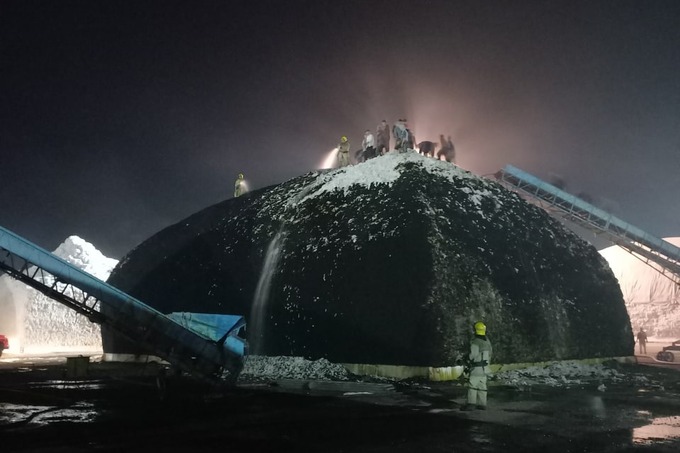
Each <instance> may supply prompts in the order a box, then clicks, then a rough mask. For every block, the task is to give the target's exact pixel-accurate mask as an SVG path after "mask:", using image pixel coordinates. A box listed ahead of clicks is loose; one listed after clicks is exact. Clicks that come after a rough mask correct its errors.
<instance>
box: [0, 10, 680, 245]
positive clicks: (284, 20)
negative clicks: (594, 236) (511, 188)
mask: <svg viewBox="0 0 680 453" xmlns="http://www.w3.org/2000/svg"><path fill="white" fill-rule="evenodd" d="M678 23H680V2H677V1H674V0H670V1H653V2H652V1H622V0H617V1H574V0H569V1H563V2H559V1H555V2H544V1H536V2H506V1H501V2H494V1H476V0H471V1H467V2H461V1H454V0H449V1H411V2H406V1H368V0H366V1H322V0H318V1H294V0H291V1H252V0H249V1H237V0H231V1H195V2H184V1H183V2H179V1H177V2H176V1H164V2H152V1H143V2H136V1H129V2H122V1H116V2H113V1H96V2H94V1H82V2H74V1H60V2H55V1H44V2H34V1H31V2H28V1H23V0H20V1H10V0H8V1H3V2H1V3H0V83H1V89H0V225H2V226H4V227H5V228H8V229H10V230H12V231H15V232H16V233H18V234H20V235H22V236H25V237H26V238H28V239H29V240H32V241H33V242H35V243H37V244H38V245H40V246H43V247H45V248H47V249H49V250H53V249H54V248H56V246H57V245H59V244H60V243H61V242H62V241H63V240H64V239H65V238H66V237H68V236H70V235H79V236H81V237H83V238H85V239H86V240H87V241H90V242H92V243H93V244H95V245H96V246H97V248H98V249H100V250H101V251H102V252H103V253H104V254H105V255H107V256H111V257H114V258H121V257H122V256H123V255H124V254H125V253H127V252H128V251H129V250H130V249H131V248H132V247H134V246H135V245H137V244H138V243H140V242H141V241H143V240H144V239H146V238H147V237H149V236H150V235H152V234H153V233H155V232H157V231H159V230H161V229H163V228H164V227H166V226H169V225H170V224H173V223H175V222H177V221H179V220H181V219H182V218H184V217H186V216H188V215H190V214H192V213H194V212H197V211H199V210H201V209H203V208H205V207H207V206H209V205H212V204H214V203H217V202H220V201H223V200H225V199H227V198H229V197H231V196H232V195H233V190H234V180H235V179H236V177H237V175H238V173H244V175H245V177H246V180H247V181H248V184H249V186H250V187H251V189H258V188H262V187H265V186H268V185H271V184H276V183H279V182H283V181H285V180H287V179H290V178H292V177H295V176H298V175H301V174H304V173H306V172H308V171H310V170H313V169H316V168H318V167H319V166H321V164H322V162H323V160H324V158H325V157H326V156H327V154H328V153H329V151H330V150H331V149H333V148H334V147H335V146H336V145H337V143H338V142H339V139H340V137H341V136H342V135H346V136H348V137H349V140H350V142H351V144H352V150H356V149H357V147H358V146H359V144H360V142H361V138H362V135H363V131H364V130H365V129H371V130H375V128H376V126H377V125H378V123H379V122H380V121H381V120H383V119H386V120H387V121H388V123H389V124H390V125H391V124H393V122H394V121H395V120H397V119H398V118H402V117H405V118H407V119H408V121H409V126H410V127H411V128H412V129H413V130H414V132H415V135H416V138H417V140H418V141H421V140H432V141H437V139H438V137H439V134H445V135H451V137H452V139H453V142H454V143H455V145H456V151H457V163H458V164H460V165H461V166H462V167H463V168H466V169H468V170H470V171H472V172H474V173H476V174H479V175H488V174H491V173H494V172H496V171H498V170H499V169H501V168H502V167H503V166H504V165H506V164H513V165H515V166H517V167H519V168H521V169H524V170H526V171H529V172H531V173H534V174H535V175H537V176H538V177H540V178H543V179H546V180H548V181H552V180H553V179H558V178H559V179H561V180H563V181H564V182H566V187H565V189H566V190H568V191H570V192H572V193H575V194H578V193H585V194H587V195H588V196H589V197H590V198H591V199H592V200H594V202H595V203H596V204H598V203H599V205H600V206H601V207H603V208H605V209H608V210H610V211H611V212H613V213H614V214H615V215H617V216H619V217H621V218H622V219H624V220H626V221H628V222H630V223H632V224H634V225H636V226H639V227H641V228H643V229H645V230H647V231H649V232H650V233H652V234H655V235H657V236H677V235H678V234H680V203H678V202H677V194H678V193H680V178H679V177H678V173H679V171H680V164H679V155H680V77H679V74H680V27H678ZM352 154H353V153H352Z"/></svg>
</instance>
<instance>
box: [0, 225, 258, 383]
mask: <svg viewBox="0 0 680 453" xmlns="http://www.w3.org/2000/svg"><path fill="white" fill-rule="evenodd" d="M0 271H4V272H6V273H7V274H9V275H11V276H12V277H14V278H16V279H18V280H20V281H22V282H24V283H26V284H27V285H29V286H31V287H33V288H35V289H37V290H38V291H40V292H42V293H44V294H46V295H47V296H49V297H51V298H53V299H54V300H56V301H58V302H61V303H62V304H64V305H66V306H68V307H69V308H71V309H73V310H75V311H77V312H78V313H80V314H83V315H85V316H87V317H88V318H89V319H90V320H91V321H92V322H96V323H98V324H102V325H106V326H107V327H109V328H111V329H112V330H114V331H116V332H117V333H119V334H121V335H123V336H125V337H126V338H128V339H130V340H131V341H133V342H135V343H136V344H138V345H139V346H140V347H141V348H143V349H144V350H146V351H149V353H150V354H153V355H156V356H158V357H160V358H162V359H164V360H166V361H168V362H169V363H171V364H172V365H174V366H176V367H178V368H180V369H182V370H184V371H186V372H187V373H189V374H191V375H192V376H194V377H197V378H199V379H201V380H204V381H208V382H210V383H212V384H217V385H222V384H225V383H233V382H234V381H235V380H236V378H237V377H238V374H239V372H240V371H241V368H242V365H243V355H244V353H245V349H244V348H238V347H235V346H234V344H235V343H236V344H238V343H243V340H241V339H240V338H238V337H237V336H236V335H237V333H238V331H239V330H240V329H241V328H242V327H243V326H244V324H245V322H244V320H243V317H241V316H231V317H230V318H228V319H227V320H226V321H225V320H222V321H221V322H220V324H219V326H220V327H222V328H223V329H224V331H222V332H220V338H219V339H218V340H215V339H214V338H210V337H209V336H205V335H202V334H201V332H195V331H192V330H191V329H190V328H188V327H184V326H182V325H181V324H180V323H179V322H177V321H175V320H173V319H172V318H171V317H169V316H165V315H164V314H163V313H160V312H158V311H156V310H154V309H153V308H151V307H149V306H148V305H145V304H144V303H142V302H141V301H139V300H137V299H135V298H134V297H132V296H130V295H128V294H126V293H124V292H123V291H121V290H119V289H117V288H115V287H113V286H111V285H109V284H107V283H105V282H103V281H101V280H99V279H97V278H95V277H94V276H92V275H90V274H88V273H87V272H84V271H83V270H81V269H79V268H77V267H75V266H72V265H71V264H69V263H67V262H66V261H64V260H62V259H61V258H59V257H57V256H55V255H53V254H51V253H50V252H48V251H46V250H44V249H42V248H40V247H38V246H37V245H35V244H33V243H31V242H29V241H27V240H26V239H24V238H22V237H20V236H18V235H17V234H15V233H12V232H11V231H9V230H7V229H5V228H2V227H0ZM101 306H106V309H107V310H106V314H104V313H102V312H101V311H100V310H99V308H100V307H101ZM204 316H210V315H204ZM234 340H235V342H234Z"/></svg>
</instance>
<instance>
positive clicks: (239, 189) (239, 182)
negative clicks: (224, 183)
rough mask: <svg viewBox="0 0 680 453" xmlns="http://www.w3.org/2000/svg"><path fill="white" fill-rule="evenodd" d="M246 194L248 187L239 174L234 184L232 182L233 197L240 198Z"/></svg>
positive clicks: (241, 174)
mask: <svg viewBox="0 0 680 453" xmlns="http://www.w3.org/2000/svg"><path fill="white" fill-rule="evenodd" d="M246 192H248V186H247V185H246V181H245V179H243V173H239V174H238V178H236V182H234V197H240V196H241V195H243V194H244V193H246Z"/></svg>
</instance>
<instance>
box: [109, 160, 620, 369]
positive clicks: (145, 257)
mask: <svg viewBox="0 0 680 453" xmlns="http://www.w3.org/2000/svg"><path fill="white" fill-rule="evenodd" d="M109 282H110V283H112V284H113V285H114V286H117V287H119V288H121V289H122V290H124V291H127V292H129V293H131V294H132V295H134V296H136V297H138V298H139V299H140V300H142V301H144V302H146V303H147V304H149V305H151V306H153V307H155V308H157V309H158V310H160V311H162V312H166V313H167V312H172V311H194V312H207V313H234V314H243V315H245V316H246V317H247V318H248V323H249V324H248V329H249V332H248V335H249V339H250V342H251V347H252V348H253V349H254V351H255V352H257V353H262V354H267V355H300V356H305V357H308V358H320V357H324V358H327V359H329V360H331V361H334V362H349V363H382V364H398V365H428V366H443V365H451V364H452V362H453V361H454V360H455V359H456V358H457V357H458V356H459V355H460V354H461V353H462V351H463V350H464V347H465V344H466V342H467V341H468V339H469V334H470V326H471V324H472V323H473V322H474V321H476V320H478V319H482V320H484V321H485V322H486V323H487V325H488V332H489V338H490V339H491V340H492V342H493V343H494V352H495V355H494V361H496V362H501V363H509V362H526V361H540V360H550V359H567V358H589V357H608V356H623V355H631V354H632V352H633V334H632V331H631V327H630V321H629V318H628V314H627V313H626V309H625V306H624V302H623V297H622V295H621V291H620V289H619V286H618V283H617V281H616V279H615V278H614V276H613V274H612V272H611V271H610V269H609V267H608V265H607V263H606V262H605V260H604V259H603V258H602V257H601V256H600V254H599V253H598V252H597V251H596V250H595V248H594V247H592V246H590V245H589V244H587V243H586V242H584V241H583V240H581V239H580V238H579V237H577V236H576V235H575V234H573V233H571V232H570V231H569V230H567V229H565V228H564V227H563V226H562V225H561V224H560V223H559V222H557V221H556V220H554V219H553V218H551V217H550V216H548V215H547V214H546V213H545V212H543V211H542V210H541V209H539V208H537V207H535V206H533V205H531V204H528V203H527V202H525V201H523V200H522V199H521V198H519V196H517V195H516V194H515V193H513V192H510V191H508V190H506V189H505V188H503V187H502V186H500V185H499V184H497V183H495V182H493V181H488V180H485V179H482V178H479V177H476V176H474V175H472V174H470V173H468V172H465V171H463V170H461V169H460V168H458V167H456V166H454V165H452V164H449V163H446V162H439V161H435V160H432V159H429V158H425V157H421V156H419V155H416V154H401V155H400V154H388V155H386V156H383V157H380V158H376V159H373V160H370V161H368V162H366V163H363V164H360V165H357V166H354V167H349V168H344V169H338V170H330V171H321V172H315V173H310V174H307V175H305V176H301V177H299V178H295V179H292V180H290V181H288V182H286V183H283V184H280V185H278V186H274V187H271V188H267V189H263V190H260V191H258V192H253V193H250V194H248V195H246V196H243V197H240V198H237V199H232V200H228V201H225V202H223V203H220V204H217V205H215V206H212V207H210V208H208V209H205V210H203V211H201V212H199V213H197V214H195V215H193V216H191V217H189V218H187V219H186V220H184V221H182V222H180V223H178V224H176V225H173V226H171V227H168V228H166V229H165V230H163V231H161V232H160V233H158V234H156V235H155V236H153V237H151V238H150V239H148V240H147V241H146V242H144V243H143V244H141V245H140V246H139V247H137V248H136V249H134V250H133V251H132V252H131V253H130V254H128V256H126V257H125V258H124V259H123V260H122V261H121V263H120V264H119V266H118V267H117V268H116V269H115V270H114V272H113V274H112V275H111V277H110V279H109ZM131 347H132V345H129V344H126V343H125V342H123V341H121V340H120V339H117V338H115V337H114V336H112V335H111V334H110V333H108V332H106V331H105V332H104V349H105V351H107V352H137V351H133V350H131ZM251 352H252V351H251Z"/></svg>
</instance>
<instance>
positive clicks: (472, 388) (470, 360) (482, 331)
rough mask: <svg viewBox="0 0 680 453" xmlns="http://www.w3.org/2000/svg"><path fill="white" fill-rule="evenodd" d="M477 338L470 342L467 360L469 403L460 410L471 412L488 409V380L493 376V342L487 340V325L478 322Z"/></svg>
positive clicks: (476, 328)
mask: <svg viewBox="0 0 680 453" xmlns="http://www.w3.org/2000/svg"><path fill="white" fill-rule="evenodd" d="M474 331H475V336H474V337H473V338H472V340H470V352H469V353H468V355H467V357H466V358H465V359H466V372H467V375H468V381H467V386H468V393H467V403H466V404H465V405H463V406H462V407H461V408H460V410H462V411H471V410H474V409H482V410H484V409H486V378H487V376H488V375H489V374H491V370H490V369H489V365H490V364H491V353H492V348H491V342H490V341H489V340H488V338H486V325H485V324H484V323H483V322H481V321H477V322H476V323H475V325H474Z"/></svg>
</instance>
